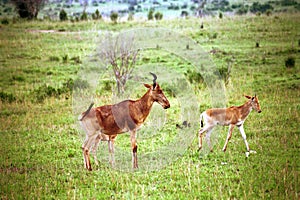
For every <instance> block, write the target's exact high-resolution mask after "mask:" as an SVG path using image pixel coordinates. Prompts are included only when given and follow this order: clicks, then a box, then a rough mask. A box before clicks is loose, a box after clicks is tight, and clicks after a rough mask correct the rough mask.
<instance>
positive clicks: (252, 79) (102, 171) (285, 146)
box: [0, 14, 300, 199]
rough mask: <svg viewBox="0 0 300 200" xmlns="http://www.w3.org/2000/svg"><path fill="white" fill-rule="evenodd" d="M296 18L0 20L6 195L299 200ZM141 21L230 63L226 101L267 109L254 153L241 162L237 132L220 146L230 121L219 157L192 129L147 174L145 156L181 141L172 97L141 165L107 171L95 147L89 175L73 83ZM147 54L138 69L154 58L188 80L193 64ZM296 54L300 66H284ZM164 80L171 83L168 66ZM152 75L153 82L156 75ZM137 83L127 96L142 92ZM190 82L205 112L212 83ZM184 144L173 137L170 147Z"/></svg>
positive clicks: (0, 184)
mask: <svg viewBox="0 0 300 200" xmlns="http://www.w3.org/2000/svg"><path fill="white" fill-rule="evenodd" d="M299 20H300V15H299V14H274V15H271V16H265V15H261V16H239V17H223V19H219V18H211V17H207V18H203V19H201V20H199V19H195V18H190V19H176V20H167V21H164V20H162V21H159V22H126V23H119V24H112V23H108V22H95V21H87V22H78V23H71V22H48V21H33V22H28V21H23V22H16V23H10V24H9V25H1V28H0V63H1V65H0V69H1V73H0V87H1V91H0V92H1V95H0V97H1V101H0V108H1V109H0V127H1V129H0V130H1V132H0V134H1V140H0V144H1V145H0V152H1V156H0V197H1V199H299V198H300V188H299V185H300V181H299V171H300V164H299V155H300V154H299V153H300V152H299V150H300V142H299V141H300V140H299V135H300V126H299V122H300V116H299V113H300V112H299V111H300V92H299V91H300V65H299V63H300V59H299V58H300V57H299V51H300V35H299V33H300V26H299ZM202 22H203V24H204V28H203V29H200V24H201V23H202ZM143 27H148V28H149V27H164V28H166V29H171V30H173V31H175V32H178V33H180V34H182V35H184V36H186V37H188V38H191V39H193V40H194V41H196V42H197V43H198V45H200V46H201V47H202V48H203V51H205V52H207V55H209V56H211V59H212V62H213V63H214V65H215V67H216V68H218V69H220V70H222V69H227V67H228V65H230V66H231V72H230V78H229V79H228V80H229V81H228V83H227V84H226V100H224V101H225V102H226V105H227V106H230V105H240V104H242V103H244V102H245V101H246V99H245V98H244V97H243V94H249V95H253V94H254V93H256V94H257V95H258V97H259V99H260V104H261V108H262V113H261V114H258V113H255V112H253V113H251V114H250V116H249V117H248V119H247V121H246V123H245V132H246V134H247V137H248V142H249V144H250V147H251V148H253V149H254V150H256V151H257V154H254V155H251V156H250V157H249V158H248V159H246V158H245V154H244V152H245V145H244V142H243V140H242V138H241V136H240V134H239V133H238V131H237V130H234V133H233V137H232V139H231V141H230V143H229V145H228V150H227V152H226V153H224V152H222V151H221V149H222V146H223V144H224V142H225V138H226V133H227V128H223V127H222V128H219V129H216V130H215V132H214V138H215V145H214V152H212V153H210V154H206V153H205V152H201V153H199V152H198V151H197V138H196V136H197V131H196V130H194V131H190V132H186V133H185V134H186V135H188V136H189V137H191V138H192V139H191V141H190V143H189V144H188V148H186V149H185V150H184V152H183V153H182V155H178V156H175V157H174V159H173V160H172V162H171V163H169V164H167V165H164V166H162V167H161V168H159V169H157V170H152V171H147V170H145V168H143V166H147V165H148V164H149V165H151V163H145V162H143V157H142V155H143V154H145V153H147V151H152V150H153V149H159V147H160V146H164V145H166V146H167V144H169V143H170V142H171V141H172V140H173V139H174V137H175V136H176V133H177V131H178V129H177V128H176V124H181V123H182V119H181V118H180V115H182V113H180V110H181V107H182V106H183V105H180V104H178V97H172V95H171V93H170V92H168V93H166V94H167V97H168V98H169V100H170V102H171V106H172V105H173V106H172V107H171V108H170V109H169V110H167V111H166V112H165V113H166V114H165V118H166V122H165V123H164V125H163V126H162V127H159V128H158V130H156V131H157V134H155V135H151V137H150V136H149V137H148V136H147V134H148V133H149V134H151V131H152V128H153V127H152V126H151V123H152V124H153V123H155V119H156V113H159V114H161V111H160V109H159V107H158V108H155V110H154V111H155V112H154V114H152V115H151V116H150V117H149V119H148V121H147V123H146V124H145V127H143V128H142V129H141V130H140V131H139V132H140V135H141V137H140V138H138V139H139V140H138V142H139V152H140V155H141V157H140V159H139V162H140V164H141V166H142V167H141V168H140V169H139V170H137V171H134V172H132V171H129V172H124V171H120V170H116V169H112V168H111V167H110V166H109V165H108V158H107V156H106V152H107V148H106V147H107V145H106V144H104V143H103V144H101V145H100V146H101V147H100V149H99V152H98V158H99V159H100V160H101V164H100V166H99V167H96V166H95V165H94V162H93V160H92V164H93V167H94V171H91V172H89V171H87V170H85V169H84V167H83V159H82V152H81V148H80V147H81V145H82V141H83V139H84V135H83V133H82V132H81V130H80V129H78V125H77V121H76V116H77V115H78V114H79V113H74V112H73V102H72V98H73V94H72V92H73V91H72V83H73V82H74V80H76V79H77V78H78V73H79V72H80V70H81V69H82V67H84V66H85V64H86V63H88V62H89V58H90V55H93V54H94V53H95V49H96V48H97V47H98V46H99V45H100V43H101V41H102V40H103V39H104V38H105V34H107V33H112V34H117V33H119V32H122V31H124V30H127V29H132V28H143ZM166 39H167V38H166ZM256 43H258V44H259V47H256ZM183 48H186V44H183ZM141 56H142V58H141V59H140V60H139V62H138V66H137V71H141V70H144V68H145V69H147V65H149V66H153V65H157V66H164V67H165V70H166V71H168V70H169V71H172V72H173V73H174V74H179V75H182V76H183V77H186V79H188V78H187V74H188V69H192V68H193V66H191V63H189V62H188V61H186V60H182V59H181V58H180V57H178V56H176V55H173V54H170V53H168V52H166V51H162V50H155V49H152V50H147V51H144V52H142V55H141ZM289 57H291V58H292V59H294V61H295V66H293V67H286V66H285V61H286V59H287V58H289ZM185 74H186V75H185ZM158 76H159V79H163V80H168V79H167V78H165V77H164V76H165V75H164V74H163V73H161V74H159V72H158ZM172 78H177V77H174V76H173V75H172V76H170V77H169V79H172ZM108 79H109V76H108ZM109 80H110V79H109ZM147 80H148V81H149V83H151V79H150V77H149V79H147ZM140 82H141V84H140V85H135V89H134V93H133V94H132V96H131V98H137V97H139V96H141V94H143V93H144V92H145V89H144V87H143V86H142V81H140ZM130 84H131V85H132V82H131V83H130ZM130 84H129V86H130ZM164 86H165V88H168V89H169V90H172V87H174V85H173V86H172V85H168V84H167V83H165V84H162V87H163V88H164ZM191 86H192V88H194V91H193V92H194V96H196V99H195V100H193V101H194V102H195V103H196V104H197V105H198V108H197V109H199V110H201V111H203V110H205V109H206V108H208V107H210V106H211V100H210V97H211V95H212V94H211V93H210V91H209V88H207V87H205V85H199V83H193V84H191ZM99 87H101V84H99ZM96 99H97V105H100V104H102V103H103V102H110V101H111V92H109V90H108V91H107V90H106V91H105V90H102V89H99V91H98V93H97V95H96ZM83 107H88V105H86V106H85V105H84V106H83ZM199 114H200V113H199ZM188 130H190V129H188ZM177 142H180V141H177ZM150 144H151V145H150ZM179 146H180V145H179V144H178V143H177V144H176V143H175V144H174V145H173V146H172V148H177V147H179ZM116 148H119V150H120V151H121V150H122V151H123V152H125V154H126V156H128V157H129V159H130V143H129V135H128V134H124V135H121V136H119V137H118V138H117V141H116ZM168 153H169V156H170V157H172V158H173V156H174V155H171V154H172V152H168ZM117 154H118V152H116V156H117ZM165 155H168V154H167V153H166V154H165ZM128 163H129V164H130V160H129V162H128ZM127 167H128V166H124V168H127Z"/></svg>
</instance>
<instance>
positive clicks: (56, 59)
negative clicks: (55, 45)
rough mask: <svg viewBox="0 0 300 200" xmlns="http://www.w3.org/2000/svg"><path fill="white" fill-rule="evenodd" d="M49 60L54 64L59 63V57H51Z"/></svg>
mask: <svg viewBox="0 0 300 200" xmlns="http://www.w3.org/2000/svg"><path fill="white" fill-rule="evenodd" d="M49 60H50V61H53V62H58V61H59V57H57V56H50V57H49Z"/></svg>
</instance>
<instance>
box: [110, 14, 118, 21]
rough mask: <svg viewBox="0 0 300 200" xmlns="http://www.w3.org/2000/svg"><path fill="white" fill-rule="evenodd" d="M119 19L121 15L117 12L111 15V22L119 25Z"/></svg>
mask: <svg viewBox="0 0 300 200" xmlns="http://www.w3.org/2000/svg"><path fill="white" fill-rule="evenodd" d="M118 17H119V15H118V13H117V12H112V13H111V14H110V20H111V21H113V22H114V23H117V20H118Z"/></svg>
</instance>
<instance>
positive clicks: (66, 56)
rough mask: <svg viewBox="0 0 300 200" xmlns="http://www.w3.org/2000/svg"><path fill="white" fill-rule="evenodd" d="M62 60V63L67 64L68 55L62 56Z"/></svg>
mask: <svg viewBox="0 0 300 200" xmlns="http://www.w3.org/2000/svg"><path fill="white" fill-rule="evenodd" d="M62 60H63V63H67V62H68V61H69V56H68V54H66V55H64V56H63V57H62Z"/></svg>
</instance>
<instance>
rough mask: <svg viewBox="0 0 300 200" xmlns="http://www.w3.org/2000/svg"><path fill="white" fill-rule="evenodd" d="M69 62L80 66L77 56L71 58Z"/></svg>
mask: <svg viewBox="0 0 300 200" xmlns="http://www.w3.org/2000/svg"><path fill="white" fill-rule="evenodd" d="M70 60H72V61H74V63H75V64H81V63H82V61H81V59H80V57H79V56H75V57H72V58H71V59H70Z"/></svg>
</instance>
